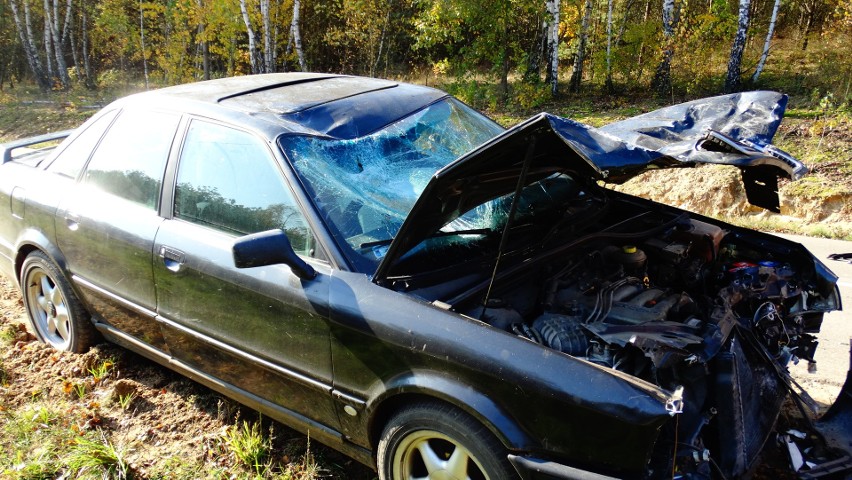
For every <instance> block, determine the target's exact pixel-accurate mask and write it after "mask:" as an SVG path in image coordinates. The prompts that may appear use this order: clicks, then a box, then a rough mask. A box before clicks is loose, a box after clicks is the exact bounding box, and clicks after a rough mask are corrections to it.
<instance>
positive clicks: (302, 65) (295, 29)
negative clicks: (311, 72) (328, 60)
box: [241, 0, 308, 72]
mask: <svg viewBox="0 0 852 480" xmlns="http://www.w3.org/2000/svg"><path fill="white" fill-rule="evenodd" d="M241 1H244V0H241ZM300 3H301V2H300V1H299V0H293V20H292V21H291V22H290V34H291V35H292V36H293V46H294V47H295V49H296V56H297V57H299V69H300V70H301V71H303V72H306V71H307V70H308V64H307V62H305V52H303V51H302V35H301V34H300V33H299V7H300Z"/></svg>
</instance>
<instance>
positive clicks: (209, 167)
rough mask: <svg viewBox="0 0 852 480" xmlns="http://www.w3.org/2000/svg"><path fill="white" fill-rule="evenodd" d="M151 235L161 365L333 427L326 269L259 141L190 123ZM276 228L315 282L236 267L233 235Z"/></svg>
mask: <svg viewBox="0 0 852 480" xmlns="http://www.w3.org/2000/svg"><path fill="white" fill-rule="evenodd" d="M175 176H176V180H175V187H174V201H173V209H172V215H173V218H171V219H168V220H166V221H165V222H164V223H163V225H162V226H161V227H160V229H159V233H158V234H157V239H156V243H155V253H156V256H157V258H156V260H155V267H154V277H155V281H156V285H157V312H158V314H159V316H160V320H161V322H162V325H163V329H164V332H165V334H166V339H167V342H168V344H169V347H170V351H171V353H172V355H173V356H174V357H175V358H176V359H177V360H179V361H181V362H184V363H186V364H188V365H189V366H191V367H192V368H196V369H198V370H201V371H203V372H206V373H208V374H210V375H213V376H214V377H217V378H218V379H220V380H223V381H225V382H227V383H229V384H231V385H233V386H235V387H237V388H239V389H241V390H243V391H245V392H248V393H250V394H252V395H255V396H257V397H260V398H261V399H263V400H265V401H269V402H272V403H274V404H276V405H278V406H280V407H283V408H285V409H287V410H289V411H290V412H295V413H297V414H300V415H303V416H305V417H307V418H309V419H311V420H313V421H316V422H319V423H322V424H323V425H325V426H327V427H330V428H332V429H334V430H336V429H337V421H336V418H337V417H336V414H335V410H334V408H333V405H332V402H331V383H332V369H331V353H330V346H329V327H328V323H327V317H328V313H327V305H328V283H329V278H330V277H329V273H330V269H329V267H328V265H327V264H326V262H323V261H319V260H317V259H316V258H312V257H313V256H314V250H313V248H314V241H313V235H312V233H311V231H310V229H309V228H308V225H307V223H306V222H305V220H304V217H303V215H302V213H301V211H300V209H299V207H298V205H297V204H296V202H295V201H294V200H293V195H292V193H291V191H290V190H289V187H288V186H287V184H286V182H285V180H284V177H283V175H282V173H281V170H280V167H279V166H278V163H277V162H276V161H275V158H274V157H273V155H272V153H271V152H270V150H269V148H268V146H267V145H266V143H265V142H264V141H262V140H261V139H259V138H258V137H256V136H254V135H253V134H251V133H248V132H245V131H242V130H238V129H234V128H231V127H228V126H225V125H221V124H218V123H213V122H208V121H203V120H193V121H192V122H191V123H190V125H189V128H188V130H187V134H186V140H185V142H184V146H183V149H182V151H181V156H180V161H179V163H178V168H177V172H176V174H175ZM274 228H281V229H283V230H284V231H285V232H287V235H288V236H289V238H290V241H291V242H292V244H293V247H294V248H295V249H296V252H297V253H299V254H300V255H302V256H303V257H305V259H306V260H307V261H309V262H311V264H312V265H313V266H314V267H315V268H316V269H317V271H318V272H319V275H318V276H317V277H316V278H315V279H313V280H309V281H302V280H300V279H299V278H298V277H296V276H295V275H294V274H293V273H292V272H291V271H290V269H289V267H286V266H284V265H274V266H269V267H258V268H251V269H244V270H241V269H237V268H236V267H234V262H233V256H232V253H231V248H232V246H233V243H234V240H235V239H236V238H238V237H239V236H241V235H245V234H249V233H255V232H260V231H264V230H270V229H274Z"/></svg>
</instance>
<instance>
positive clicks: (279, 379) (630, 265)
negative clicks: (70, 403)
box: [0, 74, 840, 480]
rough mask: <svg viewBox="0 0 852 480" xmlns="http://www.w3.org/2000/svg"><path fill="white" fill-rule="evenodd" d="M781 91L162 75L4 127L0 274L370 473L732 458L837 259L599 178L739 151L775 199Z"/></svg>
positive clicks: (609, 467) (832, 279) (519, 471)
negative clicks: (75, 120) (9, 133)
mask: <svg viewBox="0 0 852 480" xmlns="http://www.w3.org/2000/svg"><path fill="white" fill-rule="evenodd" d="M785 104H786V97H784V96H783V95H780V94H776V93H772V92H752V93H742V94H735V95H728V96H723V97H716V98H711V99H705V100H699V101H694V102H691V103H687V104H682V105H677V106H674V107H669V108H665V109H662V110H659V111H656V112H651V113H648V114H645V115H641V116H639V117H635V118H632V119H629V120H625V121H623V122H618V123H614V124H611V125H608V126H606V127H603V128H599V129H596V128H592V127H588V126H585V125H582V124H579V123H576V122H573V121H571V120H567V119H564V118H559V117H555V116H551V115H547V114H540V115H537V116H535V117H533V118H531V119H529V120H528V121H526V122H523V123H521V124H520V125H518V126H516V127H513V128H511V129H509V130H504V129H503V128H501V127H500V126H498V125H497V124H495V123H494V122H493V121H491V120H490V119H488V118H487V117H485V116H483V115H481V114H480V113H478V112H476V111H474V110H472V109H471V108H469V107H467V106H466V105H464V104H463V103H461V102H459V101H457V100H455V99H453V98H452V97H450V96H448V95H446V94H445V93H443V92H441V91H438V90H434V89H431V88H427V87H422V86H415V85H407V84H402V83H397V82H392V81H386V80H376V79H367V78H358V77H347V76H335V75H324V74H270V75H260V76H250V77H239V78H230V79H222V80H214V81H208V82H201V83H196V84H190V85H183V86H176V87H170V88H166V89H162V90H158V91H153V92H147V93H142V94H138V95H134V96H131V97H128V98H126V99H123V100H119V101H117V102H115V103H113V104H111V105H109V106H107V107H106V108H104V109H103V110H102V111H101V112H99V113H98V114H96V115H95V116H94V117H93V118H91V119H90V120H89V121H87V122H86V123H85V124H84V125H83V126H81V127H80V128H78V129H76V130H74V131H73V132H62V133H59V134H55V135H46V136H42V137H36V138H30V139H25V140H22V141H18V142H13V143H9V144H6V145H4V146H3V149H2V154H3V160H2V162H3V163H2V165H0V272H3V273H4V274H5V275H7V276H9V277H10V278H14V279H16V280H17V282H18V284H19V286H20V288H21V291H22V293H23V298H24V303H25V306H26V308H27V312H28V314H29V320H30V323H31V326H32V329H33V330H34V332H35V333H36V334H37V336H38V338H39V339H40V340H42V341H44V342H47V343H49V344H51V345H53V346H54V347H55V348H58V349H62V350H69V351H74V352H82V351H85V349H86V348H88V346H90V345H91V344H92V343H93V342H96V341H97V340H98V336H102V337H104V338H105V339H107V340H109V341H111V342H114V343H117V344H119V345H122V346H125V347H127V348H129V349H131V350H133V351H135V352H138V353H140V354H142V355H144V356H146V357H148V358H150V359H152V360H155V361H157V362H159V363H161V364H163V365H165V366H167V367H169V368H172V369H174V370H176V371H178V372H180V373H183V374H185V375H187V376H188V377H190V378H192V379H194V380H196V381H198V382H200V383H202V384H205V385H207V386H208V387H210V388H212V389H214V390H216V391H219V392H221V393H223V394H225V395H228V396H230V397H232V398H234V399H236V400H238V401H240V402H242V403H244V404H246V405H248V406H250V407H252V408H255V409H257V410H259V411H261V412H263V413H264V414H266V415H268V416H270V417H273V418H275V419H277V420H279V421H281V422H283V423H285V424H287V425H290V426H292V427H294V428H296V429H297V430H300V431H302V432H306V433H308V434H310V436H311V437H312V438H314V439H317V440H319V441H321V442H323V443H325V444H327V445H329V446H331V447H333V448H336V449H338V450H340V451H342V452H344V453H346V454H347V455H350V456H352V457H353V458H356V459H358V460H359V461H360V462H362V463H364V464H366V465H368V466H371V467H373V468H376V469H377V471H378V474H379V478H381V479H383V480H390V479H393V480H401V479H415V478H430V479H448V478H453V479H467V478H470V479H490V480H499V479H510V478H523V479H532V478H598V479H600V478H673V477H675V478H709V477H711V476H713V477H718V478H735V477H738V476H741V475H743V474H745V473H746V472H748V471H749V470H750V469H751V468H752V467H753V466H754V464H755V461H756V459H757V458H758V455H759V453H760V451H761V449H762V448H763V447H764V445H765V444H766V442H767V439H769V438H770V435H771V434H772V432H773V428H774V425H775V423H776V419H777V418H778V415H779V412H780V410H781V404H782V402H783V401H784V399H785V398H786V397H787V396H788V393H789V392H794V393H796V396H797V397H798V396H800V394H801V392H799V391H798V390H797V389H795V388H794V385H793V384H792V382H791V381H790V379H789V376H788V374H787V373H786V368H785V367H786V365H787V364H788V362H790V361H791V360H794V359H802V360H805V361H813V356H814V351H815V349H816V346H817V342H816V340H815V337H814V333H815V332H817V331H818V330H819V328H820V324H821V322H822V318H823V314H824V313H825V312H828V311H831V310H836V309H839V308H840V300H839V298H840V297H839V293H838V290H837V287H836V281H837V277H836V276H835V275H833V274H832V273H831V272H830V271H829V270H828V269H827V268H826V267H825V266H824V265H823V264H822V263H820V261H819V260H817V259H815V258H814V257H813V256H812V255H811V254H810V253H809V252H808V251H807V250H805V249H804V248H803V247H802V246H801V245H799V244H796V243H792V242H789V241H787V240H783V239H780V238H776V237H773V236H770V235H767V234H763V233H758V232H754V231H750V230H747V229H743V228H739V227H735V226H732V225H728V224H725V223H722V222H719V221H716V220H712V219H709V218H705V217H702V216H699V215H695V214H691V213H688V212H685V211H682V210H678V209H676V208H672V207H668V206H664V205H661V204H658V203H654V202H651V201H647V200H643V199H640V198H636V197H632V196H629V195H625V194H622V193H618V192H615V191H612V190H610V189H607V188H605V187H604V184H606V183H619V182H623V181H625V180H627V179H628V178H630V177H632V176H634V175H636V174H638V173H641V172H644V171H647V170H650V169H656V168H668V167H688V166H695V165H696V164H706V163H713V164H722V165H729V166H731V167H733V168H738V169H740V170H741V172H742V179H743V182H744V183H745V187H746V191H747V192H748V198H749V201H751V202H752V203H754V204H756V205H759V206H762V207H764V208H767V209H770V210H777V209H778V193H777V185H778V179H779V178H791V179H796V178H798V177H799V176H801V175H803V174H804V173H805V168H804V167H803V165H802V164H801V163H800V162H798V161H797V160H796V159H794V158H792V157H791V156H789V155H787V154H786V153H784V152H783V151H781V150H779V149H777V148H775V147H773V146H772V145H771V140H772V137H773V135H774V133H775V131H776V129H777V127H778V125H779V123H780V121H781V118H782V116H783V111H784V107H785ZM65 137H67V138H65ZM62 138H65V139H64V141H62V143H61V144H60V145H59V146H58V147H48V148H30V147H33V146H34V145H36V144H39V143H42V142H44V141H47V140H59V139H62Z"/></svg>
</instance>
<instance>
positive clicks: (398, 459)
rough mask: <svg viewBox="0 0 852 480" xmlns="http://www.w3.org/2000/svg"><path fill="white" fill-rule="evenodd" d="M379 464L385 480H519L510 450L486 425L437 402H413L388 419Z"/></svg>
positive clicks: (379, 453)
mask: <svg viewBox="0 0 852 480" xmlns="http://www.w3.org/2000/svg"><path fill="white" fill-rule="evenodd" d="M378 467H379V478H380V479H381V480H415V479H417V480H421V479H429V480H468V479H469V480H509V479H517V475H515V474H514V473H513V469H512V467H511V465H510V464H509V461H508V459H507V457H506V449H505V448H504V447H503V445H502V444H501V443H500V442H499V441H498V440H497V439H496V438H495V437H494V435H493V434H492V433H491V432H490V431H489V430H488V429H487V428H485V427H484V426H482V425H481V424H480V423H479V422H477V421H476V420H475V419H473V418H472V417H471V416H469V415H467V414H466V413H464V412H461V411H459V410H457V409H455V408H453V407H450V406H447V405H442V404H436V403H417V404H414V405H411V406H409V407H407V408H405V409H404V410H402V411H400V412H399V413H398V414H397V415H396V416H394V417H393V418H392V419H391V421H390V422H388V425H387V427H385V430H384V432H383V433H382V437H381V440H380V441H379V451H378Z"/></svg>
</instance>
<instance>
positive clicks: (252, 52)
mask: <svg viewBox="0 0 852 480" xmlns="http://www.w3.org/2000/svg"><path fill="white" fill-rule="evenodd" d="M240 12H241V13H242V14H243V23H245V24H246V34H247V35H248V44H249V60H250V61H251V73H260V69H261V66H260V62H259V61H258V58H257V45H256V44H255V37H254V29H253V28H252V26H251V19H250V18H249V14H248V9H247V8H246V0H240Z"/></svg>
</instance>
